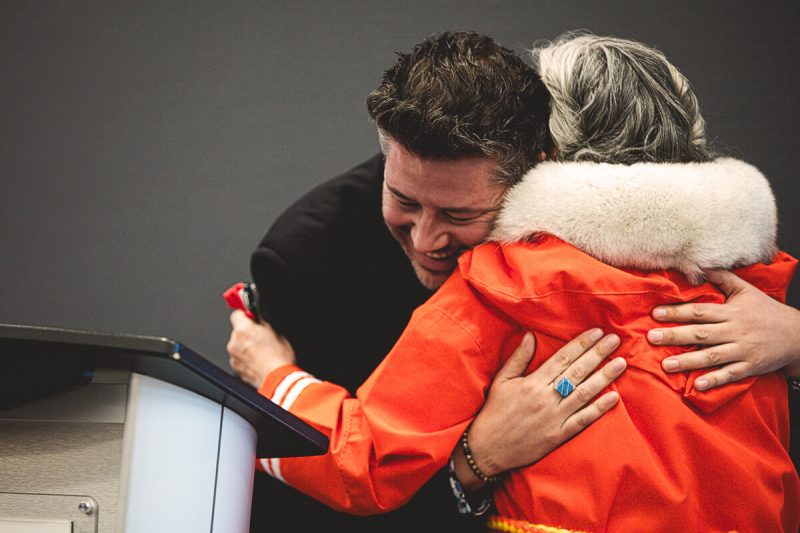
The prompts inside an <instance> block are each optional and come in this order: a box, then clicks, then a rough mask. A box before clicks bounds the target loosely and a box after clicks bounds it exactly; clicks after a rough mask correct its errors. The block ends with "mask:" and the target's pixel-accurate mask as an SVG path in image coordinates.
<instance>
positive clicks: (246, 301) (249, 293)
mask: <svg viewBox="0 0 800 533" xmlns="http://www.w3.org/2000/svg"><path fill="white" fill-rule="evenodd" d="M222 297H223V298H225V301H226V302H227V304H228V307H230V308H231V309H239V310H241V311H244V314H246V315H247V318H249V319H250V320H253V321H255V322H258V315H257V307H256V301H255V285H254V284H253V283H249V282H248V283H242V282H239V283H236V284H234V285H233V286H232V287H231V288H230V289H228V290H227V291H225V292H224V293H223V294H222Z"/></svg>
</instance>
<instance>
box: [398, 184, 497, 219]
mask: <svg viewBox="0 0 800 533" xmlns="http://www.w3.org/2000/svg"><path fill="white" fill-rule="evenodd" d="M386 188H387V189H389V192H391V193H392V194H393V195H394V196H397V197H398V198H400V199H401V200H405V201H408V202H416V200H414V199H413V198H409V197H408V196H406V195H405V194H403V193H401V192H400V191H398V190H397V189H395V188H394V187H392V186H391V185H389V184H388V183H387V184H386ZM440 209H441V210H442V211H447V212H448V213H477V214H483V213H489V212H491V211H499V210H500V207H442V208H440Z"/></svg>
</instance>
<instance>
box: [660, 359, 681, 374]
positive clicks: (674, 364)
mask: <svg viewBox="0 0 800 533" xmlns="http://www.w3.org/2000/svg"><path fill="white" fill-rule="evenodd" d="M661 366H662V367H663V368H664V370H666V371H671V370H678V367H679V366H681V364H680V363H679V362H678V360H677V359H664V360H663V361H662V362H661Z"/></svg>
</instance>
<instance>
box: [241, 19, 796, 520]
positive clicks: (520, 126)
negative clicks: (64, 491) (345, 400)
mask: <svg viewBox="0 0 800 533" xmlns="http://www.w3.org/2000/svg"><path fill="white" fill-rule="evenodd" d="M367 105H368V109H369V112H370V115H371V116H372V118H373V120H374V121H375V123H376V125H377V127H378V130H379V134H380V141H381V147H382V151H383V152H384V156H385V160H384V156H376V157H373V158H372V159H370V160H369V161H367V162H365V163H363V164H362V165H360V166H358V167H356V168H355V169H353V170H351V171H349V172H348V173H346V174H344V175H342V176H340V177H339V178H336V179H334V180H332V181H330V182H327V183H325V184H323V185H322V186H320V187H318V188H317V189H315V190H314V191H312V192H311V193H309V194H308V195H307V196H305V197H304V198H303V199H301V200H300V201H298V202H297V203H296V204H295V205H294V206H292V207H291V208H290V209H289V210H288V211H287V212H286V213H285V214H284V215H282V216H281V217H280V218H279V219H278V220H277V221H276V223H275V224H274V226H273V227H272V228H271V229H270V231H269V232H268V233H267V235H266V236H265V237H264V239H263V241H262V243H261V245H260V246H259V248H258V249H257V250H256V252H255V253H254V254H253V257H252V262H251V267H252V272H253V278H254V280H255V281H256V283H257V285H258V287H259V289H260V302H259V303H260V306H261V313H262V315H263V316H264V318H265V319H266V320H267V321H268V323H269V324H271V326H272V327H273V328H274V331H277V333H278V334H279V335H280V336H278V335H275V334H274V332H273V330H272V329H271V328H270V326H255V325H253V324H252V323H250V322H249V321H247V320H246V319H244V318H243V316H242V315H239V314H234V315H233V316H232V322H233V324H234V332H233V334H232V337H231V342H230V343H229V351H230V353H231V356H232V366H233V367H234V370H236V371H237V372H238V373H239V374H240V375H242V377H243V378H244V379H245V380H247V381H249V382H251V383H252V384H253V385H254V386H256V387H258V386H260V385H261V383H262V382H263V381H264V378H265V377H266V375H267V374H268V373H269V372H270V371H271V370H272V368H273V367H274V366H275V365H276V363H275V361H276V360H277V361H278V363H277V364H280V362H287V360H286V359H283V360H282V359H280V357H278V358H275V359H273V360H271V361H266V360H265V359H264V358H260V357H259V356H258V355H257V354H258V353H259V351H263V350H264V349H267V350H270V351H272V352H273V353H278V352H280V353H283V354H284V355H285V356H286V357H288V358H289V359H291V358H292V357H293V354H294V353H296V354H297V356H298V359H299V360H300V364H301V366H302V367H303V368H304V369H305V370H308V371H309V372H310V373H311V374H313V375H314V376H316V378H319V379H324V380H328V381H332V382H334V383H338V384H340V385H342V386H344V387H346V388H347V389H349V390H350V392H351V393H353V392H354V391H355V389H356V388H357V387H358V385H360V384H361V383H362V382H363V381H364V379H365V378H366V377H367V376H368V375H369V374H370V373H371V372H372V371H373V370H374V369H375V367H376V366H377V364H378V363H379V362H380V360H381V359H382V358H383V356H384V355H385V354H386V353H388V351H389V349H390V348H391V346H392V344H393V343H394V341H395V340H396V339H397V337H398V336H399V334H400V333H401V331H402V329H403V327H404V326H405V324H406V323H407V321H408V318H409V317H410V314H411V312H412V310H413V309H414V308H415V307H417V306H418V305H419V304H421V303H422V302H423V301H424V300H425V299H426V298H427V297H428V296H429V295H430V294H431V291H433V290H435V289H436V288H438V286H440V285H441V284H442V283H443V282H444V280H445V279H446V278H447V277H448V275H449V274H450V273H451V272H452V270H453V268H455V265H456V260H457V258H458V255H459V254H460V253H461V252H462V251H464V250H465V249H467V248H470V247H472V246H475V245H476V244H478V243H480V242H481V241H482V240H483V239H484V238H485V237H486V235H487V234H488V232H489V230H490V228H491V224H492V221H493V218H494V214H495V213H496V211H497V209H498V207H499V205H500V202H501V201H502V198H503V195H504V193H505V190H506V188H507V187H508V186H509V185H511V184H513V183H514V182H516V181H517V180H518V179H519V178H520V177H521V176H522V174H523V173H524V172H525V171H526V170H528V169H529V168H530V167H531V166H533V165H534V164H535V162H536V161H537V160H539V159H542V158H544V157H546V155H547V154H548V153H549V152H550V149H551V146H550V143H549V136H548V134H547V130H546V127H545V124H546V116H547V95H546V93H545V92H544V91H543V89H542V88H541V86H540V84H539V81H538V77H537V76H536V73H535V72H533V71H532V70H531V69H529V68H528V67H527V66H526V65H524V64H523V63H522V61H521V60H520V59H519V58H517V57H516V56H515V55H514V54H513V53H512V52H511V51H509V50H506V49H503V48H501V47H499V46H497V45H496V44H495V43H494V42H493V41H492V40H491V39H489V38H486V37H481V36H478V35H475V34H465V33H452V34H451V33H448V34H444V35H442V36H440V37H438V38H432V39H429V40H427V41H425V42H423V43H421V44H420V45H418V46H417V47H415V48H414V50H413V51H412V53H411V54H408V55H401V56H400V58H399V60H398V61H397V63H396V64H395V65H394V66H393V67H392V68H391V69H389V70H388V71H387V72H386V74H385V77H384V81H383V83H382V84H381V86H380V87H379V88H378V89H376V90H375V91H373V92H372V93H371V94H370V96H369V98H368V100H367ZM397 244H400V246H399V247H398V246H397ZM726 281H727V282H728V283H732V284H733V285H734V286H738V285H736V281H733V280H730V279H727V278H726ZM748 294H749V295H750V296H751V297H752V298H757V296H756V295H753V294H752V293H747V294H746V295H748ZM758 303H759V304H762V305H768V304H767V303H765V302H762V301H761V300H758ZM717 318H719V317H718V316H715V317H714V319H715V320H717ZM722 318H723V320H720V321H721V322H724V321H725V320H724V316H723V317H722ZM790 318H791V319H792V320H794V315H792V316H791V317H790ZM798 322H800V318H798ZM687 327H691V326H687ZM678 331H679V333H678V335H676V336H683V338H682V339H680V340H684V339H685V337H686V335H687V334H689V335H692V334H696V333H692V332H693V331H694V330H691V329H689V330H685V329H682V330H678ZM706 331H707V332H708V331H711V332H712V333H710V334H709V333H706V336H707V337H708V338H707V339H706V341H715V342H718V337H717V336H715V335H714V333H713V332H714V330H712V329H711V326H709V327H707V328H706ZM726 335H727V333H726ZM711 337H714V338H713V339H712V338H711ZM611 340H612V342H611V343H610V344H609V345H607V346H606V347H604V348H603V354H602V355H608V353H610V351H612V350H613V348H614V346H615V345H614V344H613V339H611ZM676 340H678V339H676ZM724 340H726V341H730V340H732V337H730V336H729V338H726V339H724ZM691 342H697V340H696V339H694V340H692V341H691ZM734 344H735V343H734ZM589 346H591V343H588V344H586V345H585V346H584V348H588V347H589ZM699 353H702V352H699ZM432 356H435V354H432ZM686 357H690V356H686ZM693 357H697V356H693ZM701 357H702V356H701ZM288 362H291V360H288ZM723 362H727V361H723ZM679 364H682V363H681V361H679ZM699 366H702V365H699ZM523 368H524V366H523ZM746 373H747V370H746V369H744V370H742V374H746ZM297 378H298V379H297V382H296V383H293V384H292V385H293V386H294V387H297V386H299V385H300V383H305V384H308V383H313V379H312V378H310V377H309V376H297ZM409 379H413V376H409ZM610 379H611V378H609V379H608V381H610ZM723 380H724V378H719V380H718V381H719V382H720V383H721V382H722V381H723ZM512 381H513V380H507V381H506V382H500V383H498V382H495V384H494V385H493V388H492V395H493V396H498V395H502V394H504V393H505V392H504V391H506V390H510V385H511V383H512ZM509 394H511V393H509ZM513 394H515V396H513V397H514V399H515V401H513V402H512V401H508V402H494V405H503V406H504V410H500V409H499V408H495V410H494V411H492V410H491V409H489V407H487V408H485V409H484V412H483V413H481V415H479V419H478V420H482V421H487V422H485V425H483V426H481V424H480V423H479V422H478V421H477V420H476V423H475V425H474V426H473V430H471V434H470V442H471V444H472V448H473V451H474V452H475V457H476V461H478V463H479V464H480V465H482V466H483V467H484V469H488V468H490V467H491V468H492V469H496V470H499V471H502V470H505V469H508V468H511V467H513V466H517V464H513V461H510V460H508V457H509V456H511V457H514V456H520V457H525V453H529V452H528V451H527V450H523V451H522V452H519V449H520V448H521V447H523V446H524V445H525V443H526V442H527V443H530V442H532V440H533V439H532V435H533V436H537V433H536V432H537V430H538V432H539V433H540V434H543V433H544V429H543V428H542V427H541V426H537V424H538V423H539V422H535V423H532V422H530V418H534V419H535V417H533V416H530V417H529V416H528V415H527V414H526V410H528V409H529V408H530V404H528V403H526V401H528V400H531V398H529V397H528V396H519V393H517V392H514V393H513ZM419 400H420V401H421V402H424V401H425V399H424V398H420V399H419ZM602 400H603V398H601V399H599V400H597V401H596V402H595V403H594V404H592V405H590V406H589V407H587V408H586V410H585V411H584V414H585V415H586V418H585V419H584V420H583V422H584V424H585V423H588V422H591V421H592V420H594V419H596V418H597V417H599V416H600V415H601V414H602V412H604V411H605V410H607V409H608V408H610V407H611V405H607V404H601V403H600V402H601V401H602ZM490 403H491V396H490ZM515 409H516V410H515ZM492 420H493V421H492ZM512 420H513V421H514V423H513V424H509V421H512ZM481 427H483V428H484V429H483V430H482V431H479V429H480V428H481ZM499 427H504V428H505V429H504V431H503V432H500V431H498V430H497V428H499ZM520 428H522V430H520ZM500 437H503V438H502V439H501V438H500ZM563 440H565V436H564V435H560V440H559V441H558V442H559V443H560V442H563ZM509 443H510V444H509ZM534 459H535V457H529V460H527V461H524V460H522V459H519V460H521V461H522V462H521V463H518V464H525V462H530V461H532V460H534ZM275 465H277V463H275V464H272V463H267V464H266V465H265V468H266V469H267V470H268V471H270V473H272V474H273V475H275V476H276V477H279V478H280V473H279V472H278V471H277V470H278V469H276V468H274V466H275ZM262 477H263V476H262ZM261 482H262V481H260V483H261ZM281 489H283V487H280V488H278V486H277V485H276V486H273V487H271V489H270V494H269V495H267V496H265V495H264V494H263V490H262V487H260V486H258V485H257V487H256V494H255V497H254V508H253V530H254V531H257V530H260V529H259V528H262V527H263V530H268V529H267V528H268V527H272V528H273V530H279V531H282V530H288V529H289V527H294V528H300V529H303V530H306V531H313V530H319V531H323V530H325V531H356V530H368V531H374V530H378V529H383V530H390V531H394V530H397V531H434V530H446V531H447V530H456V529H459V530H463V529H466V528H468V527H474V526H475V524H470V523H465V522H464V521H463V520H459V519H458V517H457V516H456V513H455V505H454V501H453V496H452V495H451V494H449V493H448V489H447V483H446V479H444V475H443V474H441V475H439V476H437V478H434V480H432V482H431V483H429V484H428V485H427V486H426V487H425V488H423V489H422V491H421V492H420V493H419V494H418V495H417V497H415V498H414V499H413V500H412V501H411V503H410V504H409V505H408V506H406V507H405V508H404V509H401V510H399V511H395V512H394V513H390V514H387V515H383V516H379V517H370V518H349V517H344V516H342V515H339V514H334V513H333V512H331V511H328V510H327V509H325V508H324V507H322V506H321V505H319V504H316V503H312V502H311V500H309V499H306V498H305V497H304V496H301V495H292V496H289V495H288V494H285V493H282V495H281V496H278V493H279V491H280V490H281ZM284 491H285V489H284ZM285 498H292V499H293V500H294V502H293V503H288V500H286V499H285ZM293 505H294V507H292V506H293Z"/></svg>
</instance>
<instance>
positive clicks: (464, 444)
mask: <svg viewBox="0 0 800 533" xmlns="http://www.w3.org/2000/svg"><path fill="white" fill-rule="evenodd" d="M469 430H470V428H469V427H467V429H465V430H464V433H463V434H462V435H461V447H462V448H463V449H464V457H465V458H466V459H467V464H468V465H469V467H470V468H471V469H472V471H473V472H474V473H475V475H476V476H478V478H479V479H480V480H481V481H483V482H484V483H497V482H498V481H500V480H501V479H503V474H502V473H500V474H497V475H496V476H487V475H486V474H484V473H483V471H482V470H481V469H480V468H479V467H478V465H477V464H476V463H475V459H473V458H472V452H471V451H470V449H469V440H468V439H467V434H468V433H469Z"/></svg>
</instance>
